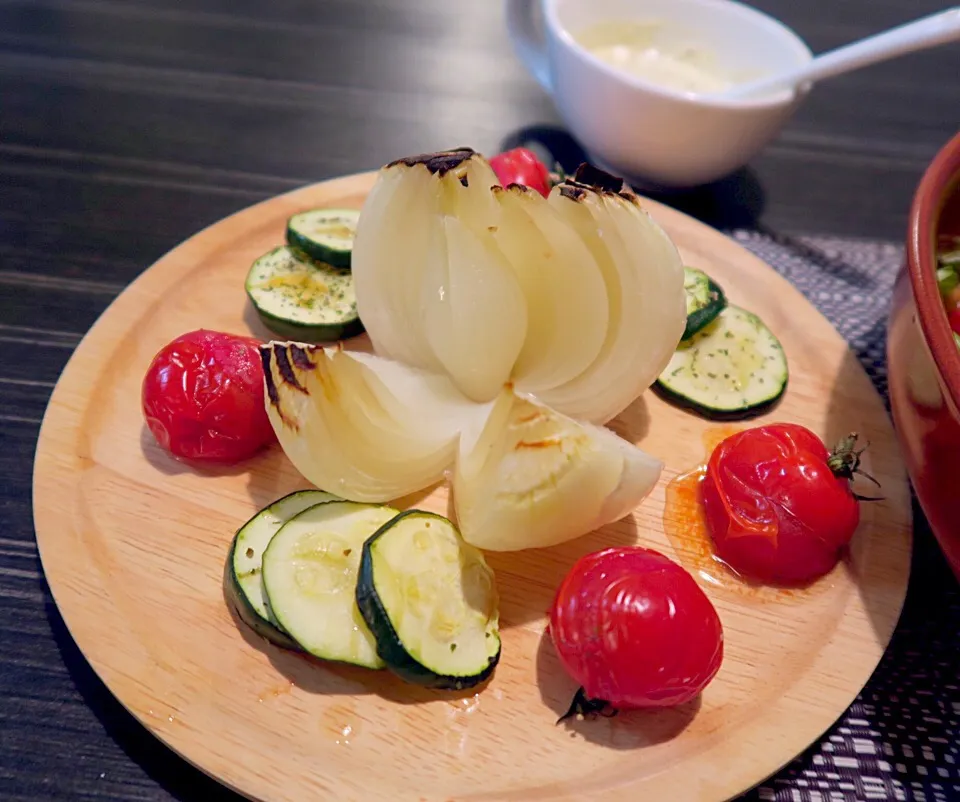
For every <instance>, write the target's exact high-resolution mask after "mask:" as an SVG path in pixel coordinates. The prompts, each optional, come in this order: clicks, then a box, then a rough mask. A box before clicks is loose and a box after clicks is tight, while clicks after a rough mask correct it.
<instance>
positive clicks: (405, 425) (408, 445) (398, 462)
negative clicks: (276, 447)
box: [260, 342, 489, 502]
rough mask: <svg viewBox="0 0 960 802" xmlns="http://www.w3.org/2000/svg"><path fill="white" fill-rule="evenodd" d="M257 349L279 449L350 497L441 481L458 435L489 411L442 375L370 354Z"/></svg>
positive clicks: (383, 496)
mask: <svg viewBox="0 0 960 802" xmlns="http://www.w3.org/2000/svg"><path fill="white" fill-rule="evenodd" d="M260 351H261V355H262V357H263V363H264V380H265V383H266V390H267V414H268V416H269V418H270V422H271V423H272V424H273V428H274V430H275V431H276V433H277V437H278V439H279V441H280V445H281V447H282V448H283V450H284V452H285V453H286V455H287V457H288V458H289V459H290V461H291V462H292V463H293V465H294V467H295V468H296V469H297V470H298V471H299V472H300V473H301V474H303V476H304V477H305V478H306V479H308V480H309V481H311V482H313V483H314V484H315V485H316V486H317V487H320V488H323V489H325V490H327V491H328V492H336V494H337V495H339V496H341V497H342V498H345V499H347V500H350V501H363V502H384V501H390V500H393V499H396V498H399V497H401V496H404V495H407V494H409V493H413V492H415V491H417V490H422V489H423V488H425V487H429V486H430V485H432V484H435V483H436V482H439V481H440V480H441V479H442V478H443V476H444V472H445V471H446V470H447V469H448V468H449V466H450V465H451V464H452V462H453V460H454V456H455V453H456V446H457V443H458V441H459V433H460V430H461V429H462V428H464V427H466V426H469V425H470V422H471V420H472V419H473V418H475V417H477V416H482V415H485V414H488V413H489V405H488V406H487V407H484V406H483V405H477V404H473V403H470V402H469V401H467V400H466V399H465V398H463V396H462V395H460V393H458V392H457V391H456V389H455V388H454V387H453V386H452V384H451V383H450V381H449V379H447V378H446V377H443V376H439V375H435V374H430V373H426V372H424V371H421V370H417V369H415V368H410V367H407V366H405V365H402V364H400V363H398V362H391V361H387V360H383V359H379V358H378V357H375V356H372V355H369V354H359V353H358V354H354V353H351V352H347V351H340V350H338V349H324V348H319V347H315V346H307V345H301V344H298V343H280V342H271V343H268V344H267V345H264V346H261V349H260ZM474 425H475V424H474Z"/></svg>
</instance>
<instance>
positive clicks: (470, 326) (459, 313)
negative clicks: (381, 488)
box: [418, 216, 527, 402]
mask: <svg viewBox="0 0 960 802" xmlns="http://www.w3.org/2000/svg"><path fill="white" fill-rule="evenodd" d="M441 224H442V226H443V232H442V235H441V234H440V232H439V231H438V232H436V234H435V237H434V241H435V242H437V243H439V240H440V239H441V238H442V239H443V242H442V244H438V248H442V250H441V251H440V253H439V254H438V255H436V256H435V257H434V256H431V257H430V258H431V262H430V265H431V271H430V278H431V282H430V283H429V284H428V285H427V293H426V297H425V299H424V313H423V329H424V331H425V333H426V337H427V340H428V342H429V343H430V345H431V347H432V348H433V352H434V354H436V356H437V358H438V359H439V361H440V364H441V365H443V368H444V370H445V371H446V373H447V375H449V376H450V378H451V379H452V380H453V383H454V384H455V385H456V386H457V388H458V389H459V390H460V391H461V392H462V393H463V394H464V395H466V396H467V397H469V398H471V399H473V400H474V401H479V402H483V401H489V400H491V399H493V398H495V397H496V395H497V392H498V390H499V389H500V388H501V387H503V385H504V383H505V382H506V381H507V380H508V379H509V377H510V371H511V370H512V368H513V365H514V362H516V359H517V354H518V353H519V352H520V349H521V348H522V347H523V342H524V337H525V336H526V332H527V308H526V304H525V301H524V297H523V293H522V292H521V290H520V287H519V285H518V284H517V280H516V278H515V277H514V275H513V272H512V271H511V269H510V267H509V265H508V264H507V263H506V262H505V261H504V259H503V256H502V255H501V254H500V252H499V251H498V250H497V249H496V247H495V245H494V243H493V241H492V239H491V237H490V235H489V234H485V235H477V234H476V233H474V230H472V229H471V228H469V227H468V226H467V225H465V224H464V223H463V222H461V220H460V219H459V218H457V217H452V216H445V217H444V218H443V219H442V221H441ZM444 256H445V257H446V258H443V257H444ZM435 286H436V288H434V287H435ZM418 322H419V321H418Z"/></svg>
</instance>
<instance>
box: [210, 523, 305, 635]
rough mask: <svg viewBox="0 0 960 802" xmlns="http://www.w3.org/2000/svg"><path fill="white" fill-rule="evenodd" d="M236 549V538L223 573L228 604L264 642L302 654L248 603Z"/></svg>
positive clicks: (284, 633)
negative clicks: (235, 564)
mask: <svg viewBox="0 0 960 802" xmlns="http://www.w3.org/2000/svg"><path fill="white" fill-rule="evenodd" d="M236 548H237V540H236V538H234V540H233V543H232V544H231V546H230V553H229V554H228V555H227V562H226V565H225V566H224V571H223V592H224V594H225V595H226V597H227V601H228V603H229V604H230V606H231V607H232V608H233V609H234V611H235V612H236V613H237V617H238V618H239V619H240V620H241V621H242V622H243V623H244V624H245V625H246V626H247V627H249V628H250V629H251V630H253V631H254V632H255V633H256V634H257V635H259V636H260V637H261V638H263V639H264V640H266V641H268V642H270V643H272V644H273V645H274V646H279V647H280V648H281V649H287V650H289V651H292V652H302V651H303V650H302V649H301V648H300V646H299V645H297V642H296V641H295V640H294V639H293V638H291V637H290V636H289V635H287V633H286V632H284V631H283V630H281V629H280V627H279V626H277V625H275V624H272V623H270V622H269V621H265V620H264V619H263V618H261V617H260V616H259V615H258V614H257V612H256V610H254V609H253V607H252V606H251V605H250V602H249V601H247V597H246V596H245V595H244V593H243V591H241V590H240V584H239V581H238V580H237V574H236V571H235V570H234V567H233V555H234V551H235V550H236Z"/></svg>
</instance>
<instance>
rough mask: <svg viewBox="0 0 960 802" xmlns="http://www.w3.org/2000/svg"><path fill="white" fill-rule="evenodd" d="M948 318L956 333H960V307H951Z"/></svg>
mask: <svg viewBox="0 0 960 802" xmlns="http://www.w3.org/2000/svg"><path fill="white" fill-rule="evenodd" d="M947 319H948V320H949V321H950V328H951V329H953V331H954V333H955V334H960V307H957V308H954V309H951V310H949V311H948V312H947Z"/></svg>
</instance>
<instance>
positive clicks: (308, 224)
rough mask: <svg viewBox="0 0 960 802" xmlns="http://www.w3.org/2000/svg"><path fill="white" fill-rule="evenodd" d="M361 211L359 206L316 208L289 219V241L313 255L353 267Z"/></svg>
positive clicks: (312, 257)
mask: <svg viewBox="0 0 960 802" xmlns="http://www.w3.org/2000/svg"><path fill="white" fill-rule="evenodd" d="M359 219H360V212H358V211H357V210H356V209H312V210H310V211H309V212H301V213H300V214H295V215H294V216H293V217H291V218H290V219H289V220H288V221H287V244H288V245H290V246H291V247H292V248H296V249H298V250H301V251H303V252H304V253H305V254H306V255H307V256H309V257H310V258H311V259H316V260H317V261H318V262H326V263H327V264H328V265H333V266H334V267H350V256H351V254H352V252H353V239H354V237H355V236H356V233H357V221H358V220H359Z"/></svg>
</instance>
